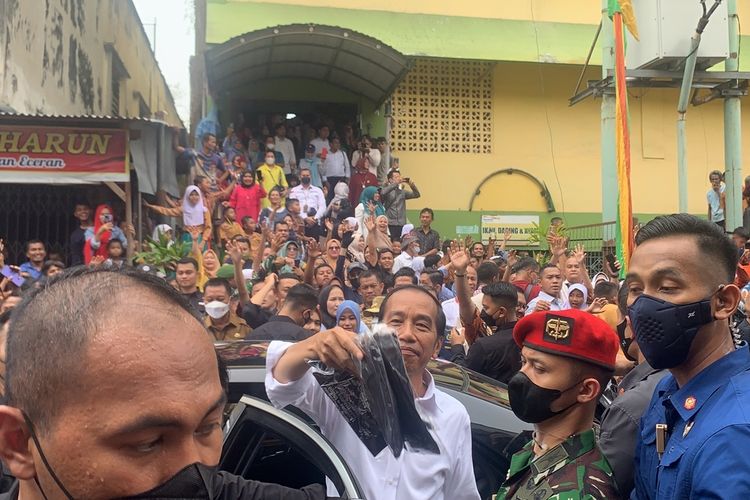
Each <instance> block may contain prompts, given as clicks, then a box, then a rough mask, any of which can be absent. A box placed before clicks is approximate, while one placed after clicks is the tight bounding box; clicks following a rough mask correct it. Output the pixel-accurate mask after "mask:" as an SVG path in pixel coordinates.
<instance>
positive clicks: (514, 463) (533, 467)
mask: <svg viewBox="0 0 750 500" xmlns="http://www.w3.org/2000/svg"><path fill="white" fill-rule="evenodd" d="M617 498H621V495H620V494H619V493H618V491H617V486H616V485H615V480H614V477H613V476H612V468H611V467H610V466H609V463H608V462H607V459H606V458H605V457H604V455H602V453H601V451H600V450H599V447H598V446H597V444H596V437H595V436H594V431H593V429H590V430H588V431H586V432H583V433H582V434H577V435H575V436H573V437H570V438H568V440H567V441H565V442H564V443H561V444H559V445H557V446H555V447H554V448H552V449H551V450H549V451H548V452H547V453H545V454H544V455H542V456H540V457H539V458H537V459H536V460H535V459H534V441H531V442H530V443H529V444H527V445H526V446H524V448H523V449H522V450H521V451H519V452H518V453H516V454H515V455H513V458H512V459H511V462H510V470H509V471H508V477H507V478H506V480H505V482H504V483H503V484H502V486H501V487H500V490H499V491H498V492H497V500H504V499H508V500H510V499H518V500H525V499H533V500H545V499H554V500H584V499H591V500H593V499H617Z"/></svg>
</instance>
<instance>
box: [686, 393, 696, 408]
mask: <svg viewBox="0 0 750 500" xmlns="http://www.w3.org/2000/svg"><path fill="white" fill-rule="evenodd" d="M696 403H697V401H696V400H695V398H694V397H693V396H688V397H687V398H686V399H685V404H684V406H685V409H686V410H694V409H695V404H696Z"/></svg>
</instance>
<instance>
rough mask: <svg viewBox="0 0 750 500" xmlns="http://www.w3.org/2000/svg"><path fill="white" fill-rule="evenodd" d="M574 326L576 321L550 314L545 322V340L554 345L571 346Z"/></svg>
mask: <svg viewBox="0 0 750 500" xmlns="http://www.w3.org/2000/svg"><path fill="white" fill-rule="evenodd" d="M574 325H575V320H574V319H573V318H566V317H564V316H558V315H556V314H548V315H547V318H546V320H545V322H544V336H543V339H544V340H545V341H546V342H551V343H553V344H562V345H570V341H571V340H572V338H573V326H574Z"/></svg>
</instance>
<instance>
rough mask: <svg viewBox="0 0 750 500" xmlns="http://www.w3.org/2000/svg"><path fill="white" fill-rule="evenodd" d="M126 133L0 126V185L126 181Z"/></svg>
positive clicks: (114, 130)
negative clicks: (6, 183) (4, 183)
mask: <svg viewBox="0 0 750 500" xmlns="http://www.w3.org/2000/svg"><path fill="white" fill-rule="evenodd" d="M128 157H129V155H128V131H127V130H122V129H96V128H67V127H28V126H14V125H0V182H22V183H53V184H57V183H60V184H79V183H90V182H104V181H115V182H127V181H128V180H129V179H130V176H129V173H128V167H129V165H128V163H129V162H128Z"/></svg>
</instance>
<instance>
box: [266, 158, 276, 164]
mask: <svg viewBox="0 0 750 500" xmlns="http://www.w3.org/2000/svg"><path fill="white" fill-rule="evenodd" d="M274 163H276V161H275V160H274V159H273V158H266V165H273V164H274Z"/></svg>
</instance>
